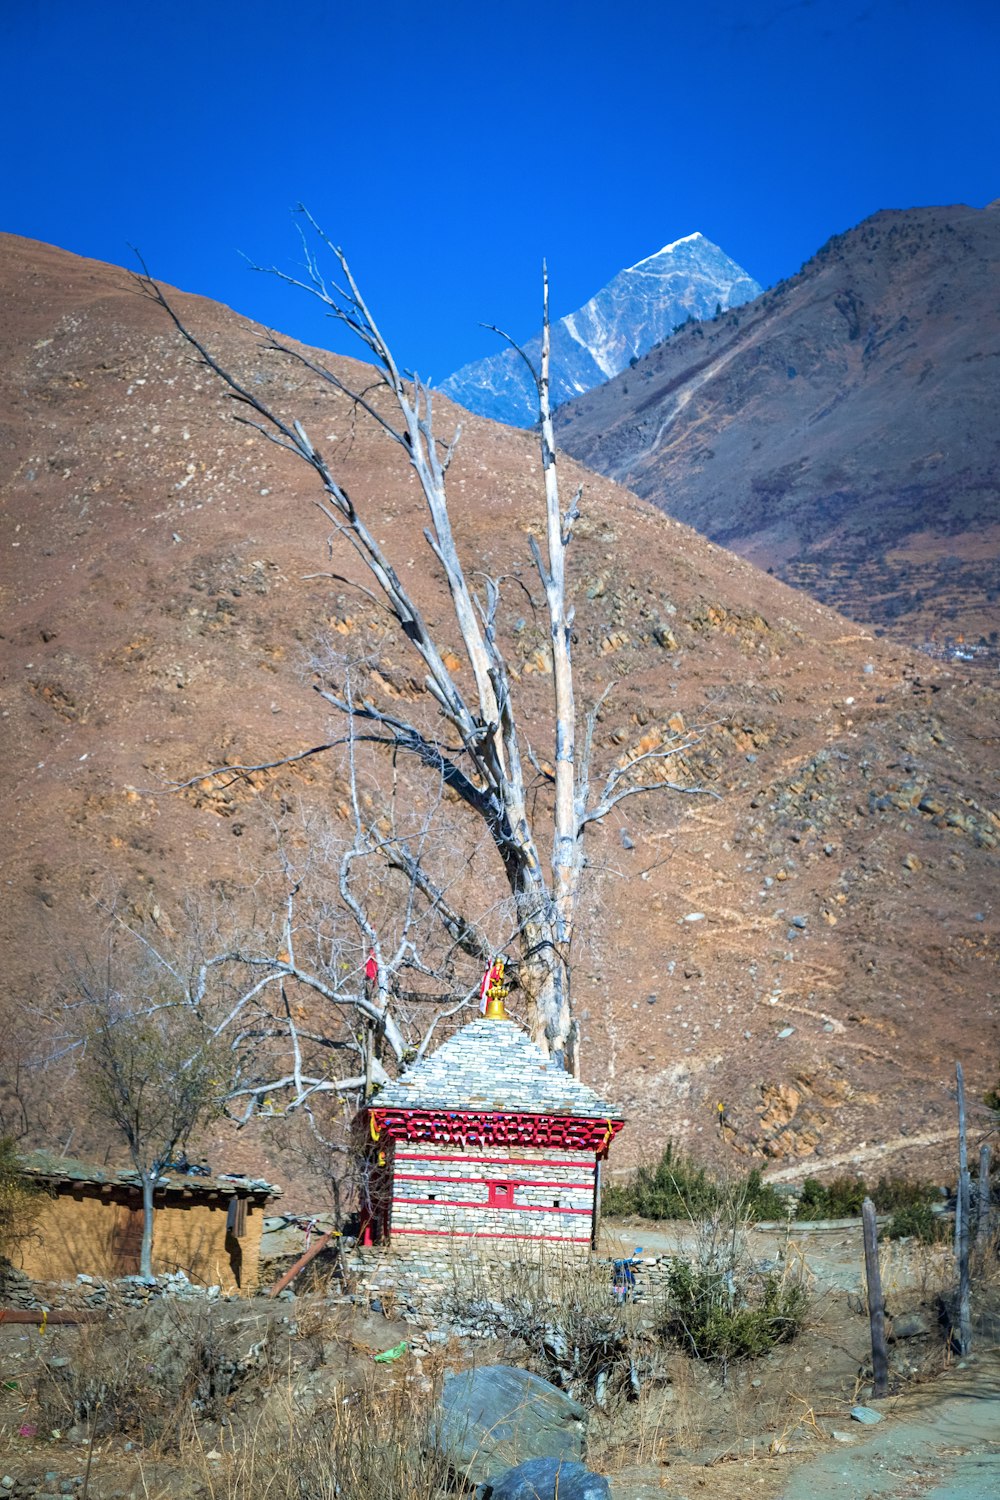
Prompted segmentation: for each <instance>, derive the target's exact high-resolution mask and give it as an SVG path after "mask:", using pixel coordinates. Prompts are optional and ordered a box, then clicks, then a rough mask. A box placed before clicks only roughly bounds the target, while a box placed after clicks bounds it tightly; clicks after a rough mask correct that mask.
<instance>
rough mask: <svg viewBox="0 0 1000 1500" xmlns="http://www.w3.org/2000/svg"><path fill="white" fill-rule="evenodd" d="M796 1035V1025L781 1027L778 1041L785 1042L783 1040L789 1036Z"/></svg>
mask: <svg viewBox="0 0 1000 1500" xmlns="http://www.w3.org/2000/svg"><path fill="white" fill-rule="evenodd" d="M794 1035H795V1027H794V1026H783V1027H782V1028H781V1030H780V1031H779V1032H778V1041H779V1042H783V1041H785V1039H786V1038H787V1037H790V1036H794Z"/></svg>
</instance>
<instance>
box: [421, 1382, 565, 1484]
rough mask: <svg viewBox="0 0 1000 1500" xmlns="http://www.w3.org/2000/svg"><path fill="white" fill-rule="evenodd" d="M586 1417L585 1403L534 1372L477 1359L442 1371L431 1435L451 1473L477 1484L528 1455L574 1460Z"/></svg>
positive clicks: (497, 1474) (499, 1473) (489, 1478)
mask: <svg viewBox="0 0 1000 1500" xmlns="http://www.w3.org/2000/svg"><path fill="white" fill-rule="evenodd" d="M586 1421H587V1413H586V1410H585V1409H584V1407H582V1406H580V1405H578V1403H577V1402H576V1401H571V1400H570V1398H569V1397H568V1396H566V1395H564V1394H563V1392H562V1391H559V1390H556V1388H555V1386H554V1385H549V1383H548V1381H547V1380H542V1379H541V1378H540V1377H539V1376H538V1375H532V1374H530V1373H529V1372H528V1371H527V1370H518V1369H516V1368H515V1367H514V1366H513V1365H481V1366H479V1368H478V1369H474V1370H461V1371H459V1372H458V1373H456V1374H451V1375H447V1376H446V1377H445V1381H444V1389H443V1390H442V1392H441V1399H440V1401H439V1403H438V1411H437V1415H436V1418H435V1441H436V1443H437V1446H438V1448H439V1449H440V1450H441V1452H443V1453H446V1454H447V1455H448V1459H449V1462H450V1464H451V1467H452V1468H453V1469H454V1471H455V1473H456V1474H457V1475H458V1476H459V1477H460V1478H461V1479H464V1480H466V1481H467V1482H468V1483H470V1484H476V1485H479V1484H484V1483H485V1482H486V1481H487V1480H492V1479H494V1478H495V1477H497V1476H499V1475H501V1474H503V1473H505V1472H506V1471H507V1470H508V1469H511V1468H513V1467H514V1466H515V1465H518V1464H522V1463H523V1462H524V1461H525V1460H526V1459H530V1458H551V1459H555V1460H556V1461H559V1460H562V1461H564V1462H569V1461H571V1460H576V1461H579V1460H580V1459H582V1458H583V1449H584V1440H585V1437H586ZM576 1466H577V1467H579V1463H578V1462H577V1465H576Z"/></svg>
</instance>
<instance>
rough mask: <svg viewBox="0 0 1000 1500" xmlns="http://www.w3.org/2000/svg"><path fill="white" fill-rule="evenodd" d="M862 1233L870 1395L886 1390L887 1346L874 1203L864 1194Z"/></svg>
mask: <svg viewBox="0 0 1000 1500" xmlns="http://www.w3.org/2000/svg"><path fill="white" fill-rule="evenodd" d="M861 1219H862V1223H863V1225H864V1234H865V1280H866V1282H867V1284H868V1321H869V1323H870V1324H871V1332H872V1374H873V1376H874V1387H873V1390H872V1395H873V1396H885V1395H886V1394H887V1393H888V1390H889V1350H888V1347H887V1345H886V1341H885V1298H884V1297H883V1295H882V1275H881V1272H880V1271H879V1266H878V1229H877V1227H876V1224H875V1205H874V1203H873V1202H872V1200H871V1199H870V1198H866V1199H865V1201H864V1203H862V1205H861Z"/></svg>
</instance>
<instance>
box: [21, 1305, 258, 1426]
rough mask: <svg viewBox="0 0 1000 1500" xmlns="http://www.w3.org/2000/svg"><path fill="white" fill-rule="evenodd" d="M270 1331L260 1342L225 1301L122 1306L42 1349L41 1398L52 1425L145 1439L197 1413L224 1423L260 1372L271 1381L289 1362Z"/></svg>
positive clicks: (42, 1414) (43, 1415) (42, 1412)
mask: <svg viewBox="0 0 1000 1500" xmlns="http://www.w3.org/2000/svg"><path fill="white" fill-rule="evenodd" d="M279 1359H280V1356H279V1354H278V1345H277V1341H276V1339H275V1338H274V1336H273V1333H272V1332H271V1330H270V1329H269V1330H268V1332H267V1333H266V1334H265V1336H264V1337H263V1338H262V1339H260V1340H258V1341H256V1342H254V1341H253V1339H252V1331H251V1332H250V1333H248V1331H247V1328H246V1326H245V1325H241V1324H240V1323H239V1322H237V1321H236V1320H234V1319H233V1318H232V1317H226V1316H224V1315H223V1310H222V1309H221V1308H219V1307H213V1306H211V1305H204V1304H187V1305H185V1304H183V1303H170V1302H166V1301H164V1302H160V1303H158V1304H156V1305H155V1306H154V1307H151V1308H149V1309H146V1310H143V1311H136V1310H135V1309H130V1308H127V1307H122V1306H117V1307H112V1308H111V1309H109V1313H108V1317H107V1318H106V1319H105V1320H103V1321H101V1322H100V1323H84V1324H82V1325H81V1326H80V1327H79V1329H78V1330H77V1333H76V1336H75V1338H74V1339H73V1340H72V1341H71V1340H69V1339H66V1338H65V1337H63V1338H60V1339H59V1340H58V1341H53V1344H52V1345H50V1346H49V1347H48V1349H46V1351H45V1352H44V1353H40V1357H39V1365H38V1369H37V1375H36V1381H35V1399H36V1402H37V1405H38V1410H39V1416H40V1418H41V1422H42V1425H43V1426H45V1427H47V1428H49V1429H52V1428H64V1427H70V1426H74V1425H79V1426H83V1427H86V1428H87V1430H88V1432H90V1433H91V1434H92V1435H94V1436H105V1435H108V1434H119V1435H121V1436H128V1437H133V1438H137V1439H138V1440H139V1441H140V1442H142V1443H143V1444H150V1443H154V1442H156V1441H158V1440H160V1439H162V1438H164V1437H166V1436H168V1435H176V1434H178V1433H180V1432H181V1431H182V1430H183V1429H184V1428H185V1427H187V1426H190V1425H191V1422H192V1419H194V1420H210V1421H216V1422H218V1421H222V1420H223V1419H224V1418H225V1416H226V1413H227V1410H228V1406H229V1402H230V1399H231V1397H232V1396H233V1395H234V1394H235V1393H236V1391H237V1390H238V1389H239V1388H240V1387H241V1386H242V1385H243V1383H244V1382H245V1381H246V1380H248V1379H249V1378H250V1377H251V1376H253V1377H254V1378H256V1379H258V1380H264V1381H266V1380H267V1379H268V1378H270V1377H271V1376H272V1375H273V1372H274V1369H275V1367H276V1365H277V1363H278V1362H279Z"/></svg>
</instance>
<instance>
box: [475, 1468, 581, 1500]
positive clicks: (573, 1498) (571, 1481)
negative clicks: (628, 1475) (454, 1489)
mask: <svg viewBox="0 0 1000 1500" xmlns="http://www.w3.org/2000/svg"><path fill="white" fill-rule="evenodd" d="M478 1500H611V1486H610V1485H609V1484H608V1481H607V1480H606V1479H605V1478H604V1475H603V1474H595V1473H594V1472H593V1470H592V1469H588V1468H586V1467H585V1465H583V1464H578V1463H574V1462H573V1460H572V1459H559V1458H529V1459H528V1462H527V1463H524V1464H518V1465H517V1467H516V1468H514V1469H508V1470H507V1472H506V1474H499V1475H497V1477H496V1478H495V1479H491V1480H489V1481H487V1483H486V1484H484V1485H481V1486H480V1488H479V1491H478Z"/></svg>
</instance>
